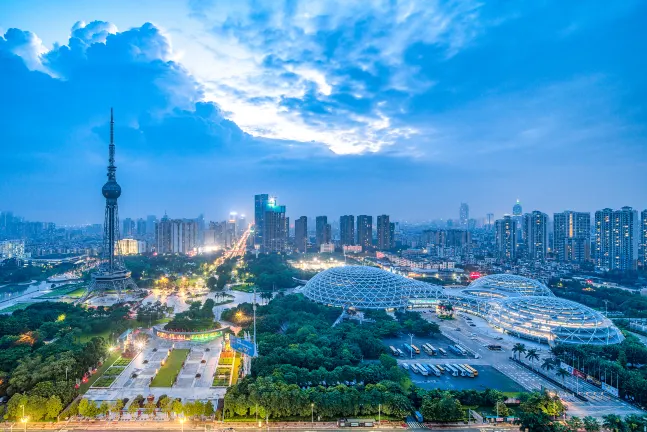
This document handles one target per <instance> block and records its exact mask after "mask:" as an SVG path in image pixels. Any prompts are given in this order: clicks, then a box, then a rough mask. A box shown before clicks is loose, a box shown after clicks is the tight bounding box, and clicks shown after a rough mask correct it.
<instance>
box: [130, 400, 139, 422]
mask: <svg viewBox="0 0 647 432" xmlns="http://www.w3.org/2000/svg"><path fill="white" fill-rule="evenodd" d="M137 411H139V404H138V403H137V401H136V400H133V401H132V402H131V403H130V405H128V413H130V416H131V418H132V416H133V415H135V414H137Z"/></svg>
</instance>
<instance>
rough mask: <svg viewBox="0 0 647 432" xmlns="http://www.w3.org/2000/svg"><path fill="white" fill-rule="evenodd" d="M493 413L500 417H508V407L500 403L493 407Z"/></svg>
mask: <svg viewBox="0 0 647 432" xmlns="http://www.w3.org/2000/svg"><path fill="white" fill-rule="evenodd" d="M494 411H495V412H496V413H497V415H499V416H501V417H506V416H508V415H510V408H508V406H507V405H506V404H505V403H503V402H501V401H499V402H497V403H496V405H495V406H494Z"/></svg>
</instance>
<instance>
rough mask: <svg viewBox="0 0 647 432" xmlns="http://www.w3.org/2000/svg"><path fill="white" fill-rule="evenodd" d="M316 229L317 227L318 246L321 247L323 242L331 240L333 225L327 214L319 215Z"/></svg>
mask: <svg viewBox="0 0 647 432" xmlns="http://www.w3.org/2000/svg"><path fill="white" fill-rule="evenodd" d="M315 229H316V232H315V237H316V240H317V248H319V247H320V246H321V245H322V244H325V243H330V242H331V233H332V227H331V226H330V224H329V223H328V217H327V216H317V219H316V222H315Z"/></svg>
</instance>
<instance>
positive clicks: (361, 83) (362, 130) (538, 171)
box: [0, 1, 647, 225]
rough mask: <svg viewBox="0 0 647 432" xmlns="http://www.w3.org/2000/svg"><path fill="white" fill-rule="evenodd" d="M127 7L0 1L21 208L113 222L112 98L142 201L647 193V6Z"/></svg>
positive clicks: (3, 110)
mask: <svg viewBox="0 0 647 432" xmlns="http://www.w3.org/2000/svg"><path fill="white" fill-rule="evenodd" d="M120 3H121V4H122V6H124V5H125V4H126V3H125V2H119V1H118V2H115V7H108V6H107V5H103V4H100V3H96V4H88V5H86V6H84V8H82V9H79V8H75V7H71V5H72V3H68V2H66V1H62V2H57V4H56V5H53V4H52V3H46V4H41V3H39V2H36V1H25V2H4V3H3V4H2V6H0V12H1V13H0V34H3V36H2V37H0V68H2V70H3V71H6V72H7V73H6V74H4V75H5V76H4V77H3V79H2V80H1V81H0V91H1V92H2V94H3V95H4V103H3V104H2V105H1V106H0V117H2V118H3V120H5V122H4V123H5V127H4V128H2V129H1V130H0V142H2V143H3V145H5V146H6V147H5V148H4V150H5V153H6V157H5V158H3V160H2V161H0V169H1V170H2V171H3V173H6V175H5V176H3V177H4V179H3V181H1V182H0V196H1V197H2V207H3V209H6V210H13V211H14V212H15V213H16V214H21V215H24V216H25V217H26V218H28V219H30V220H51V221H54V222H56V223H58V224H70V225H72V224H83V223H93V222H96V221H100V220H101V219H102V216H101V212H100V211H98V210H97V209H100V200H99V197H96V196H95V195H96V194H94V193H93V191H94V190H96V189H97V188H98V187H100V186H101V184H100V181H99V179H96V176H95V175H94V173H95V172H96V169H98V168H99V167H100V166H103V164H104V162H103V160H102V158H101V155H102V149H103V148H105V145H106V144H107V142H106V138H105V137H106V131H107V130H108V127H109V122H108V120H107V119H106V116H105V112H106V111H107V110H108V109H109V108H110V107H111V106H113V107H114V108H115V115H116V118H117V119H118V123H117V131H116V132H117V134H118V136H119V137H120V140H119V142H118V145H119V148H120V152H121V153H120V154H121V155H122V156H121V157H122V162H121V164H120V173H121V175H120V177H121V179H120V182H121V183H122V184H123V185H124V187H126V188H127V190H128V193H126V194H124V196H123V197H122V198H121V201H120V203H121V207H122V209H123V210H122V213H123V214H124V215H138V214H139V215H145V214H158V215H161V214H163V213H164V211H165V210H167V211H169V212H172V213H182V214H178V216H180V217H187V216H189V215H198V214H200V213H204V214H205V215H207V217H212V218H216V217H217V215H225V214H228V212H229V211H231V210H232V209H238V210H239V211H240V212H243V213H246V214H248V215H249V214H251V211H250V210H251V209H250V206H249V197H250V196H253V195H255V194H258V193H262V192H272V193H274V194H275V195H276V196H278V197H279V199H280V200H281V202H283V203H286V204H287V205H288V206H289V208H290V209H291V210H290V213H291V215H293V216H296V215H303V214H312V215H317V214H319V215H321V214H328V215H330V216H333V215H334V216H335V217H336V215H342V214H373V215H378V214H383V213H384V214H389V215H390V216H391V218H393V219H394V220H407V219H408V220H425V219H429V218H443V219H446V218H449V217H451V218H455V217H456V213H457V209H458V207H459V206H460V203H462V202H464V203H468V204H469V213H470V215H475V216H479V217H480V215H483V216H485V215H486V214H487V213H494V214H495V215H496V218H499V217H501V215H503V214H504V213H509V212H510V205H511V204H510V203H511V202H512V203H513V202H514V200H515V199H516V198H520V199H521V201H522V203H524V207H525V208H526V209H527V210H530V211H531V210H538V211H542V212H545V213H547V214H549V215H550V214H553V213H557V212H563V211H565V210H572V211H578V212H582V211H586V212H591V213H593V212H595V211H597V210H599V209H601V208H605V207H609V208H621V207H623V206H632V207H634V208H637V209H641V210H642V209H643V208H644V207H645V203H647V191H646V190H645V189H644V188H642V187H641V184H640V182H639V181H636V180H637V179H639V178H640V174H641V173H642V172H644V171H645V169H646V168H647V167H646V165H645V164H646V162H645V161H647V135H646V134H647V132H646V130H645V128H644V124H645V123H646V119H645V113H644V110H641V109H640V108H641V105H642V101H644V99H645V92H646V89H647V79H646V78H645V77H646V76H647V73H645V66H644V63H641V62H640V59H639V56H636V55H635V52H643V51H645V50H647V47H646V46H645V44H646V42H645V40H647V38H645V37H640V36H639V35H640V34H643V36H644V33H645V30H644V29H643V28H642V25H641V22H642V20H641V17H643V16H645V13H647V5H645V4H642V3H633V2H626V3H625V2H623V3H622V4H614V5H613V6H609V9H608V10H606V11H605V13H604V14H602V13H600V12H599V11H598V9H600V10H601V9H602V8H587V7H585V6H581V5H580V6H575V5H573V6H569V7H568V8H564V7H563V5H561V4H560V3H557V2H554V3H553V2H547V3H545V4H542V5H541V6H540V5H516V4H510V5H507V6H506V7H505V8H503V9H501V8H497V7H494V6H491V5H474V4H471V3H469V2H459V3H444V2H440V3H438V4H435V5H434V7H424V4H423V3H416V2H414V3H412V4H411V9H406V8H404V7H403V6H399V5H397V4H390V3H387V2H384V3H380V2H378V3H376V4H374V5H372V6H371V7H363V6H361V2H357V3H354V2H345V3H344V5H343V7H336V6H334V5H333V3H330V2H316V3H310V6H307V5H306V3H300V2H296V3H294V4H293V7H292V8H289V7H287V6H285V5H282V4H280V2H268V3H260V4H259V5H258V8H260V10H261V11H262V12H263V13H260V14H255V13H252V11H251V10H250V9H249V8H248V7H247V6H246V5H247V4H246V3H244V2H242V3H241V5H239V6H240V7H233V6H231V5H227V4H223V5H220V6H219V7H215V6H213V5H210V4H209V3H200V4H198V3H196V2H187V3H184V2H170V1H169V2H163V7H146V6H147V5H148V6H151V4H152V3H147V2H141V3H140V4H138V5H136V6H133V7H132V8H128V9H127V8H125V7H121V8H120V7H119V4H120ZM66 6H70V7H66ZM36 9H37V10H38V11H39V14H34V13H33V11H34V10H36ZM558 9H559V14H556V13H555V12H556V11H557V10H558ZM125 10H129V12H130V13H128V14H126V13H124V11H125ZM36 15H39V16H51V17H53V18H54V19H53V20H42V19H40V18H37V17H36ZM557 15H559V17H558V18H557V17H556V16H557ZM393 16H399V17H400V20H399V21H398V20H393V19H392V17H393ZM230 22H237V23H239V24H240V25H239V26H237V27H236V28H235V29H233V28H231V27H229V24H228V23H230ZM361 23H365V24H364V26H363V27H362V25H361ZM356 28H357V29H360V30H358V31H354V29H356ZM270 33H271V34H275V35H276V36H275V37H274V38H272V39H269V38H267V37H266V34H270ZM295 35H299V36H298V37H297V36H295ZM196 41H197V43H195V42H196ZM351 47H358V48H356V49H353V48H351ZM474 71H478V72H477V73H474ZM44 94H46V95H47V98H43V96H42V95H44ZM356 179H361V180H362V181H355V180H356ZM575 184H577V187H575V186H574V185H575ZM367 185H368V189H367ZM68 190H74V191H75V193H74V194H67V193H64V191H68ZM45 191H47V193H45ZM313 191H317V193H313ZM340 191H341V192H342V193H340ZM421 194H423V195H424V194H427V195H429V197H430V198H429V199H427V200H421V199H420V196H421ZM176 208H182V211H181V212H177V211H174V209H176ZM292 212H293V213H292Z"/></svg>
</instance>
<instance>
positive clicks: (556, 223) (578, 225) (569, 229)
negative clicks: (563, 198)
mask: <svg viewBox="0 0 647 432" xmlns="http://www.w3.org/2000/svg"><path fill="white" fill-rule="evenodd" d="M553 245H554V246H553V248H554V250H553V252H554V253H555V255H556V256H557V259H558V260H559V261H562V262H582V261H587V260H589V259H590V255H591V253H590V249H591V214H590V213H585V212H574V211H570V210H567V211H565V212H562V213H555V214H554V215H553Z"/></svg>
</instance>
